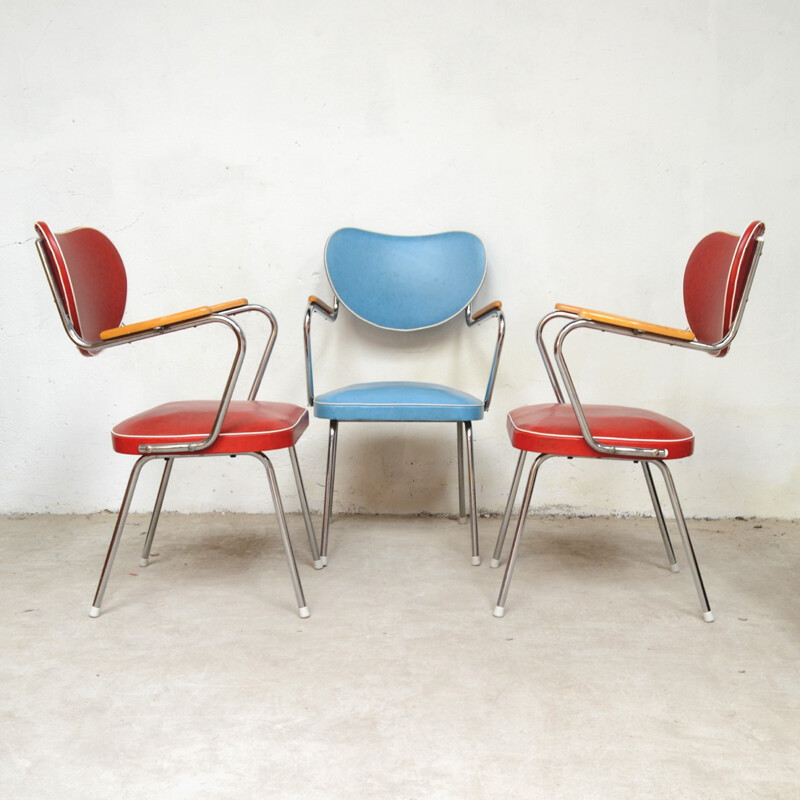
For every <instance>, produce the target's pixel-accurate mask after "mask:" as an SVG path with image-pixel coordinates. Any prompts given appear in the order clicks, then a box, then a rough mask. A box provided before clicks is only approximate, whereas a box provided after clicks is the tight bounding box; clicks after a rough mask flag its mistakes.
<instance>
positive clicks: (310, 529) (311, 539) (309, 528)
mask: <svg viewBox="0 0 800 800" xmlns="http://www.w3.org/2000/svg"><path fill="white" fill-rule="evenodd" d="M289 459H290V460H291V462H292V471H293V472H294V482H295V484H296V485H297V494H298V496H299V498H300V508H301V509H302V510H303V520H304V521H305V524H306V533H307V534H308V544H309V546H310V547H311V560H312V561H313V562H314V569H322V566H323V565H322V561H321V559H320V557H319V550H318V549H317V537H316V534H315V533H314V525H313V524H312V522H311V512H310V511H309V509H308V498H307V497H306V489H305V486H304V485H303V476H302V475H301V474H300V463H299V462H298V460H297V452H296V450H295V449H294V447H290V448H289Z"/></svg>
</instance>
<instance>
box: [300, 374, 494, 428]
mask: <svg viewBox="0 0 800 800" xmlns="http://www.w3.org/2000/svg"><path fill="white" fill-rule="evenodd" d="M314 414H315V415H316V416H317V417H321V418H323V419H330V420H353V421H355V420H358V421H361V422H392V421H394V422H400V421H403V422H468V421H472V420H477V419H482V418H483V401H482V400H479V399H478V398H477V397H474V396H473V395H471V394H467V393H466V392H461V391H459V390H458V389H452V388H450V387H449V386H440V385H439V384H436V383H417V382H414V381H380V382H375V383H354V384H352V385H351V386H344V387H343V388H341V389H334V390H333V391H331V392H326V393H325V394H321V395H318V396H317V397H316V398H315V399H314Z"/></svg>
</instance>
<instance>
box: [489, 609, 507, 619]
mask: <svg viewBox="0 0 800 800" xmlns="http://www.w3.org/2000/svg"><path fill="white" fill-rule="evenodd" d="M505 613H506V610H505V609H504V608H503V606H495V607H494V611H493V612H492V614H494V616H495V617H497V618H498V619H500V617H502V616H503V614H505Z"/></svg>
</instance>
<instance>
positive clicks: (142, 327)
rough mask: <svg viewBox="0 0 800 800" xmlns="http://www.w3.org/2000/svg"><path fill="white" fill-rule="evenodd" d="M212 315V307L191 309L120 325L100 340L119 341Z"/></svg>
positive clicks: (102, 335)
mask: <svg viewBox="0 0 800 800" xmlns="http://www.w3.org/2000/svg"><path fill="white" fill-rule="evenodd" d="M211 313H212V308H211V306H199V307H198V308H190V309H188V310H186V311H179V312H178V313H177V314H168V315H167V316H166V317H155V318H154V319H147V320H144V321H143V322H133V323H131V324H130V325H120V327H119V328H109V329H108V330H106V331H101V333H100V339H101V340H102V341H107V340H109V339H119V338H120V337H122V336H130V335H131V334H132V333H143V332H145V331H152V330H155V329H156V328H163V327H164V326H166V325H174V324H175V323H176V322H187V321H188V320H192V319H200V318H201V317H207V316H209V315H210V314H211Z"/></svg>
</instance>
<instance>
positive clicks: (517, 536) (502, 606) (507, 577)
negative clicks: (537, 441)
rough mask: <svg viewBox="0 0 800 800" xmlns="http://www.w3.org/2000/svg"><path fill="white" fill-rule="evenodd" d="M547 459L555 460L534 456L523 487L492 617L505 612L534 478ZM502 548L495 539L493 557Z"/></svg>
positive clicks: (544, 454) (551, 456)
mask: <svg viewBox="0 0 800 800" xmlns="http://www.w3.org/2000/svg"><path fill="white" fill-rule="evenodd" d="M548 458H555V456H553V455H550V454H548V453H542V454H540V455H538V456H536V460H535V461H534V462H533V464H532V465H531V471H530V473H529V475H528V483H527V484H526V486H525V494H524V495H523V496H522V505H521V506H520V509H519V517H518V519H517V529H516V531H515V532H514V539H513V541H512V542H511V550H510V551H509V553H508V563H507V564H506V571H505V573H504V574H503V582H502V583H501V584H500V594H499V595H498V597H497V605H496V606H495V609H494V612H493V613H494V616H496V617H502V616H503V614H505V610H506V599H507V598H508V587H509V585H510V584H511V576H512V575H513V574H514V566H515V564H516V563H517V556H518V555H519V543H520V540H521V539H522V533H523V531H524V530H525V520H526V519H527V517H528V509H529V508H530V505H531V498H532V497H533V487H534V485H535V484H536V476H537V475H538V474H539V468H540V467H541V466H542V464H544V462H545V461H547V459H548ZM517 467H518V469H519V468H520V467H521V462H520V463H518V465H517ZM515 479H516V480H517V481H519V475H516V474H515ZM501 533H502V535H503V536H504V537H505V531H504V530H502V529H501ZM502 546H503V543H502V541H501V540H500V537H499V536H498V537H497V545H496V546H495V556H496V557H497V558H499V555H498V550H499V549H501V548H502Z"/></svg>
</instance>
